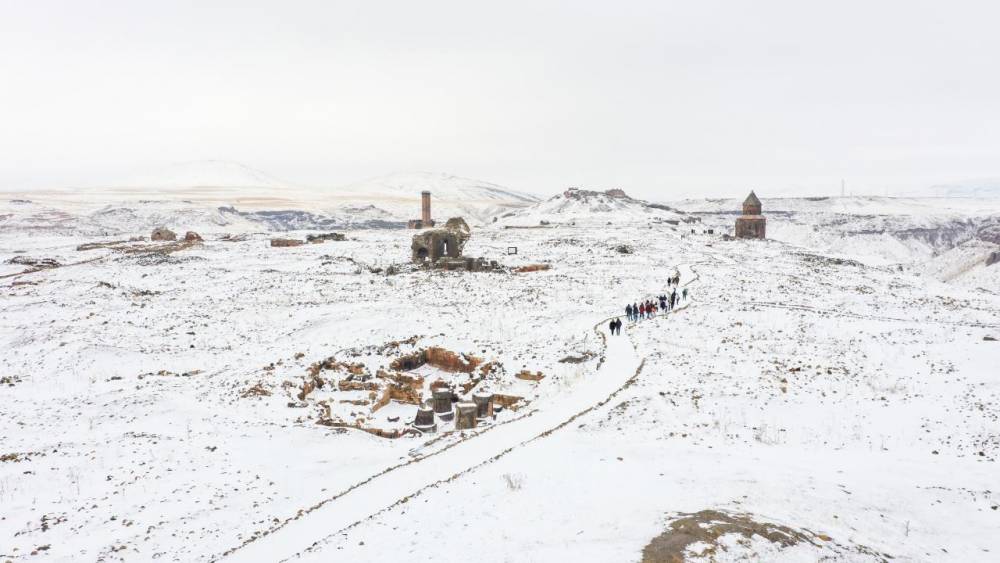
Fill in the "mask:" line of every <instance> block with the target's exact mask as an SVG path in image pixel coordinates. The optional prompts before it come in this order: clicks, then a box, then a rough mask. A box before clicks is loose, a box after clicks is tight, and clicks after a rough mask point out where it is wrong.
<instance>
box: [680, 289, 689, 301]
mask: <svg viewBox="0 0 1000 563" xmlns="http://www.w3.org/2000/svg"><path fill="white" fill-rule="evenodd" d="M681 297H683V298H684V300H685V301H687V300H688V288H686V287H685V288H684V290H683V291H681Z"/></svg>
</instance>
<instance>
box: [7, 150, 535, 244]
mask: <svg viewBox="0 0 1000 563" xmlns="http://www.w3.org/2000/svg"><path fill="white" fill-rule="evenodd" d="M424 190H427V191H430V192H431V194H432V196H431V197H432V204H431V209H432V215H433V217H434V218H436V219H439V220H442V221H443V220H445V219H447V218H449V217H454V216H462V217H465V218H466V220H467V221H468V222H469V223H471V224H481V223H483V222H486V221H488V220H491V219H492V218H493V217H495V216H497V215H499V214H501V213H507V212H509V211H511V210H514V209H520V208H522V207H525V206H528V205H531V204H533V203H536V202H537V201H538V198H536V197H534V196H531V195H528V194H524V193H520V192H516V191H513V190H509V189H507V188H504V187H502V186H499V185H496V184H491V183H489V182H483V181H480V180H473V179H469V178H462V177H458V176H452V175H448V174H435V173H429V172H417V173H406V174H392V175H389V176H383V177H379V178H374V179H370V180H366V181H364V182H359V183H355V184H350V185H347V186H343V187H336V188H334V187H331V188H309V187H306V186H302V185H298V184H293V183H290V182H287V181H284V180H280V179H278V178H275V177H274V176H271V175H269V174H267V173H266V172H263V171H260V170H257V169H254V168H251V167H248V166H245V165H242V164H239V163H234V162H227V161H197V162H188V163H181V164H177V165H173V166H170V167H167V168H165V169H162V170H159V171H156V172H155V173H152V174H146V175H143V176H139V177H136V178H132V179H129V180H127V181H124V182H122V183H120V184H116V185H114V186H109V187H93V188H74V189H56V190H42V191H32V192H24V193H17V192H6V193H3V194H0V197H3V198H4V200H5V201H4V200H0V229H4V230H11V229H14V230H16V229H29V230H32V231H39V230H46V229H48V230H49V231H51V232H59V233H66V234H69V233H84V234H93V235H104V234H132V235H134V234H140V233H144V232H145V231H148V230H149V229H151V228H153V227H156V226H160V225H166V226H168V227H171V228H174V229H179V230H184V229H193V230H199V229H200V230H206V231H223V230H225V231H248V230H259V231H265V230H266V231H284V230H295V229H335V228H391V227H403V226H404V225H405V224H406V221H407V220H408V219H413V218H418V217H419V216H420V193H421V192H422V191H424Z"/></svg>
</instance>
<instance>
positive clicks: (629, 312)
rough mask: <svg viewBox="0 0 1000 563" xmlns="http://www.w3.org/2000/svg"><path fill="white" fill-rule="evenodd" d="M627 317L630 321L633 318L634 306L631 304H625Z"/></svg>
mask: <svg viewBox="0 0 1000 563" xmlns="http://www.w3.org/2000/svg"><path fill="white" fill-rule="evenodd" d="M625 318H627V319H628V320H630V321H631V320H632V306H631V305H625Z"/></svg>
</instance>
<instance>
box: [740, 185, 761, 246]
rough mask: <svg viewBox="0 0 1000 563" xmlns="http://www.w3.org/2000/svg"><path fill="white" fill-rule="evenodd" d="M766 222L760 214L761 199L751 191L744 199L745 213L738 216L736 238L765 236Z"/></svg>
mask: <svg viewBox="0 0 1000 563" xmlns="http://www.w3.org/2000/svg"><path fill="white" fill-rule="evenodd" d="M766 222H767V220H766V219H764V216H763V215H761V214H760V200H759V199H757V194H755V193H753V191H751V192H750V195H748V196H747V198H746V200H744V201H743V215H741V216H739V217H737V218H736V238H764V231H765V226H766V225H765V223H766Z"/></svg>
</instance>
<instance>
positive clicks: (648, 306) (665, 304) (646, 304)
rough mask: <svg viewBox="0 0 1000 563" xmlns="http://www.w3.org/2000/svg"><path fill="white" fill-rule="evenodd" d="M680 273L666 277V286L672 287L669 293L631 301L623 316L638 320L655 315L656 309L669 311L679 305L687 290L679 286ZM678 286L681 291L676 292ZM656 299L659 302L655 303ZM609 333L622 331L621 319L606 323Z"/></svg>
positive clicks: (685, 297) (685, 296)
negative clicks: (653, 297) (634, 301)
mask: <svg viewBox="0 0 1000 563" xmlns="http://www.w3.org/2000/svg"><path fill="white" fill-rule="evenodd" d="M680 283H681V275H680V274H676V275H674V276H673V277H670V278H667V287H672V288H673V289H672V290H671V291H670V293H666V294H664V295H660V296H658V297H657V298H656V299H646V300H644V301H642V302H641V303H632V304H630V305H626V306H625V318H627V319H628V320H629V321H633V322H636V321H640V320H642V319H649V318H652V317H654V316H656V313H657V312H658V311H663V312H664V313H669V312H670V311H672V310H674V309H675V308H676V307H677V306H678V305H680V303H681V300H684V301H687V295H688V290H687V288H686V287H685V288H680ZM678 288H680V289H681V292H680V293H679V294H678V293H677V289H678ZM657 301H658V302H659V303H657ZM608 328H609V330H610V331H611V334H621V333H622V321H621V319H619V318H615V319H612V320H611V322H610V324H609V325H608Z"/></svg>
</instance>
